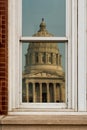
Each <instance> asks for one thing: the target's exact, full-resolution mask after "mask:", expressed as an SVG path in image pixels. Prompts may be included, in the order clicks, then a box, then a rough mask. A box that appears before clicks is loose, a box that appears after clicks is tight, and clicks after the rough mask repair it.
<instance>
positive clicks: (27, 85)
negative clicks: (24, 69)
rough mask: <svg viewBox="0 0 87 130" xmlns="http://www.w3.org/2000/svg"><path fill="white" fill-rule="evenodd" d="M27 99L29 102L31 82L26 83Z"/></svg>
mask: <svg viewBox="0 0 87 130" xmlns="http://www.w3.org/2000/svg"><path fill="white" fill-rule="evenodd" d="M26 99H27V102H29V83H26Z"/></svg>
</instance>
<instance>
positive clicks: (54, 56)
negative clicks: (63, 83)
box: [53, 54, 56, 64]
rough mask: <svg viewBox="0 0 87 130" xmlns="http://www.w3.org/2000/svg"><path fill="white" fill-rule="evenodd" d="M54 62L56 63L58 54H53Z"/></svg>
mask: <svg viewBox="0 0 87 130" xmlns="http://www.w3.org/2000/svg"><path fill="white" fill-rule="evenodd" d="M53 64H56V54H53Z"/></svg>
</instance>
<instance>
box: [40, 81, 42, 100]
mask: <svg viewBox="0 0 87 130" xmlns="http://www.w3.org/2000/svg"><path fill="white" fill-rule="evenodd" d="M40 102H42V83H40Z"/></svg>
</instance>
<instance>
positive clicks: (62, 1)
mask: <svg viewBox="0 0 87 130" xmlns="http://www.w3.org/2000/svg"><path fill="white" fill-rule="evenodd" d="M42 18H44V19H45V21H46V30H49V32H50V33H52V34H53V35H54V36H65V35H66V34H65V32H66V0H22V34H23V36H32V35H33V34H35V33H36V32H37V30H39V29H38V26H39V24H38V23H40V21H41V19H42Z"/></svg>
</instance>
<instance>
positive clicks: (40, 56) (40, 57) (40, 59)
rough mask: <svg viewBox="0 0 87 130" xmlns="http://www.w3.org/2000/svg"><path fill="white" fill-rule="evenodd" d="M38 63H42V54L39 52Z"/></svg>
mask: <svg viewBox="0 0 87 130" xmlns="http://www.w3.org/2000/svg"><path fill="white" fill-rule="evenodd" d="M38 56H39V63H42V53H40V52H39V55H38Z"/></svg>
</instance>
